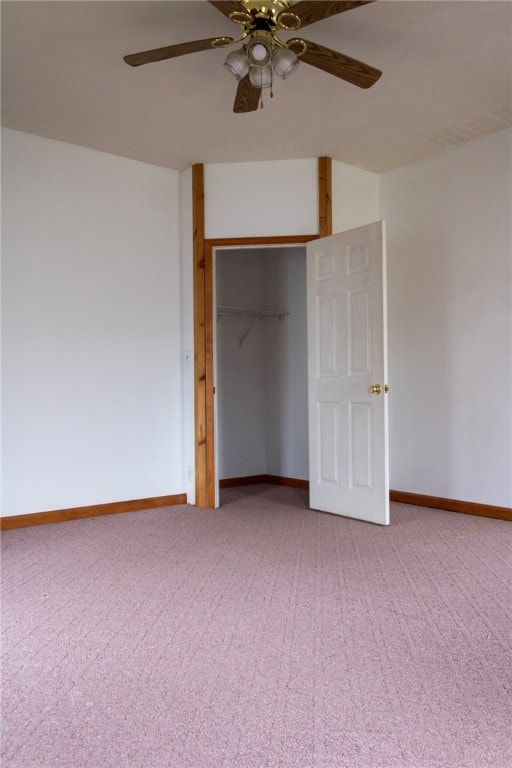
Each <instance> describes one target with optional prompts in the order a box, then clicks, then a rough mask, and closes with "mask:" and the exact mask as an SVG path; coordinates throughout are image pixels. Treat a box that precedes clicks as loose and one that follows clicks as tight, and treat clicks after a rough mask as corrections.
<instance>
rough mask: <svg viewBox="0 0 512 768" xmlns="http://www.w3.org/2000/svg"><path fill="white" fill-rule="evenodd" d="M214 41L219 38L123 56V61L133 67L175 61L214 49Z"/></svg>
mask: <svg viewBox="0 0 512 768" xmlns="http://www.w3.org/2000/svg"><path fill="white" fill-rule="evenodd" d="M214 40H217V38H216V37H209V38H208V39H207V40H194V41H193V42H191V43H179V44H178V45H168V46H166V47H165V48H153V50H151V51H142V52H141V53H131V54H130V55H129V56H123V59H124V61H126V63H127V64H129V65H130V66H131V67H140V65H141V64H151V63H152V62H153V61H163V60H164V59H174V58H175V57H176V56H185V54H187V53H197V52H198V51H207V50H208V49H210V48H212V49H213V45H212V42H213V41H214Z"/></svg>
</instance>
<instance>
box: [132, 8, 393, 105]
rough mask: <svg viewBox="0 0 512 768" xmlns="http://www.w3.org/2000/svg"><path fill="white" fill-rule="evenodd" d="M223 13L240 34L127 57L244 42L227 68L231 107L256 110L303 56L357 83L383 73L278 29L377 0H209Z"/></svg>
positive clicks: (138, 60)
mask: <svg viewBox="0 0 512 768" xmlns="http://www.w3.org/2000/svg"><path fill="white" fill-rule="evenodd" d="M209 2H210V4H211V5H213V6H214V7H215V8H217V10H218V11H220V12H221V13H222V14H224V16H226V17H227V18H228V19H231V21H233V22H235V24H238V26H239V27H240V36H239V37H237V38H236V39H235V38H233V37H210V38H207V39H206V40H194V41H192V42H190V43H180V44H178V45H170V46H167V47H164V48H155V49H153V50H151V51H142V52H141V53H133V54H130V55H129V56H125V57H124V61H125V62H126V63H127V64H129V65H130V66H132V67H138V66H140V65H141V64H149V63H151V62H153V61H162V60H164V59H172V58H174V57H176V56H184V55H185V54H188V53H196V52H198V51H206V50H209V49H211V48H228V47H229V46H231V45H235V44H236V43H240V42H241V43H242V46H241V47H240V48H238V49H236V50H234V51H232V52H231V53H230V54H229V55H228V57H227V58H226V61H225V62H224V66H225V68H226V69H227V70H228V71H229V72H231V74H232V75H234V76H235V78H236V79H237V80H238V81H239V83H238V89H237V92H236V96H235V103H234V106H233V112H252V111H253V110H255V109H257V108H258V105H259V104H260V103H262V102H261V94H262V89H264V88H271V87H272V82H273V76H274V75H278V76H279V77H282V78H286V77H288V76H289V75H291V74H292V72H294V71H295V69H296V68H297V65H298V63H299V60H300V61H303V62H304V63H305V64H310V65H311V66H313V67H316V68H317V69H322V70H323V71H324V72H329V73H330V74H331V75H335V77H340V78H341V79H342V80H346V81H347V82H348V83H352V85H357V86H358V87H359V88H370V87H371V86H372V85H373V84H374V83H376V82H377V80H378V79H379V77H380V76H381V74H382V72H380V71H379V70H378V69H375V68H374V67H371V66H369V65H368V64H364V63H363V62H362V61H358V60H357V59H353V58H352V57H351V56H346V55H345V54H343V53H338V52H337V51H333V50H331V49H330V48H325V47H324V46H323V45H319V44H318V43H312V42H311V41H309V40H304V39H303V38H302V37H294V38H292V39H290V40H286V41H285V40H281V38H280V37H279V33H280V32H281V31H282V30H284V31H285V32H296V31H297V30H299V29H302V28H303V27H306V26H307V25H308V24H313V23H314V22H316V21H321V20H322V19H327V18H329V17H330V16H335V15H336V14H338V13H343V12H344V11H350V10H352V9H353V8H358V7H359V6H360V5H367V4H368V3H372V2H374V0H339V1H338V2H335V1H334V2H331V1H330V0H298V2H290V1H289V0H209Z"/></svg>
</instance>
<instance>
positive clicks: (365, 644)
mask: <svg viewBox="0 0 512 768" xmlns="http://www.w3.org/2000/svg"><path fill="white" fill-rule="evenodd" d="M510 532H511V528H510V526H509V525H508V524H507V523H505V522H502V521H498V520H489V519H483V518H477V517H470V516H465V515H457V514H454V513H450V512H442V511H437V510H426V509H422V508H420V507H409V506H405V505H399V504H395V505H392V520H391V526H389V527H387V528H381V527H378V526H373V525H370V524H367V523H362V522H357V521H352V520H347V519H344V518H338V517H335V516H331V515H326V514H321V513H317V512H313V511H311V510H308V509H307V496H306V494H305V493H304V492H302V491H299V490H295V489H290V488H281V487H276V486H267V485H264V486H251V487H247V488H236V489H230V490H229V491H225V492H224V493H223V506H222V507H221V508H220V509H219V510H216V511H214V512H213V511H205V510H200V509H195V508H192V507H185V506H183V507H170V508H166V509H160V510H151V511H147V512H137V513H131V514H126V515H114V516H110V517H99V518H95V519H90V520H80V521H76V522H72V523H62V524H58V525H47V526H40V527H33V528H25V529H19V530H13V531H6V532H4V534H3V536H2V548H3V558H2V570H3V579H2V609H3V631H4V639H3V646H2V653H3V664H2V673H3V702H2V704H3V707H2V709H3V712H2V721H3V740H2V750H3V759H2V762H1V765H2V768H61V767H62V768H64V767H65V768H278V767H279V768H345V767H346V768H509V767H510V766H512V753H511V750H510V744H511V741H510V736H511V733H510V730H509V722H510V714H511V709H510V657H509V655H508V654H509V648H508V645H509V641H510V623H509V621H510V615H509V613H510V612H509V609H510V593H509V583H510V582H509V575H510V574H507V569H508V568H509V563H510V543H511V533H510Z"/></svg>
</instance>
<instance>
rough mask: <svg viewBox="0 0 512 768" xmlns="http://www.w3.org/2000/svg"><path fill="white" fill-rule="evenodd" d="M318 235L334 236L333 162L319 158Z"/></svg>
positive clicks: (325, 158) (329, 159) (327, 158)
mask: <svg viewBox="0 0 512 768" xmlns="http://www.w3.org/2000/svg"><path fill="white" fill-rule="evenodd" d="M318 235H319V237H328V236H329V235H332V160H331V158H330V157H319V158H318Z"/></svg>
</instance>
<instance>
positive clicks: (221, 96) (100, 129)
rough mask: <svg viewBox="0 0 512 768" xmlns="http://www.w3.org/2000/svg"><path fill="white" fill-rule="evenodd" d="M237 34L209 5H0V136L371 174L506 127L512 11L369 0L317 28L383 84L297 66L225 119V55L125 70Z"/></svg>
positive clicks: (39, 1) (319, 36)
mask: <svg viewBox="0 0 512 768" xmlns="http://www.w3.org/2000/svg"><path fill="white" fill-rule="evenodd" d="M320 1H321V0H320ZM237 29H238V28H237V27H236V26H235V25H234V24H233V23H232V22H231V21H229V19H226V18H225V17H224V16H223V15H222V14H221V13H219V11H217V10H216V9H215V8H214V7H213V6H211V5H210V4H209V3H207V2H205V1H204V0H199V1H198V2H196V0H186V1H185V2H153V1H152V0H145V1H144V2H138V1H136V0H134V1H133V2H132V1H131V0H130V1H128V2H126V1H125V0H113V1H112V2H111V1H106V0H93V1H92V2H82V1H81V0H59V1H57V2H46V0H35V1H32V0H7V1H6V2H2V125H4V126H7V127H9V128H14V129H17V130H20V131H25V132H28V133H33V134H36V135H39V136H45V137H47V138H51V139H56V140H59V141H65V142H69V143H71V144H77V145H80V146H84V147H90V148H93V149H97V150H101V151H104V152H110V153H112V154H116V155H122V156H125V157H130V158H134V159H137V160H141V161H143V162H146V163H153V164H156V165H161V166H164V167H169V168H175V169H178V170H182V169H185V168H187V167H189V166H190V165H192V164H193V163H217V162H241V161H252V160H276V159H292V158H294V159H297V158H305V157H318V156H323V155H325V156H329V157H332V158H334V159H337V160H340V161H342V162H345V163H349V164H351V165H355V166H359V167H361V168H366V169H368V170H371V171H375V172H382V171H384V170H387V169H390V168H394V167H397V166H399V165H403V164H404V163H407V162H410V161H412V160H415V159H418V158H420V157H424V156H426V155H430V154H433V153H435V152H439V151H440V150H442V149H444V148H445V147H448V146H453V145H455V144H459V143H462V142H465V141H469V140H472V139H476V138H479V137H482V136H486V135H488V134H490V133H494V132H495V131H499V130H502V129H503V128H506V127H508V126H510V124H511V95H512V84H511V73H512V61H511V56H512V54H511V49H512V46H511V38H512V35H511V32H512V3H511V2H509V0H498V1H494V0H470V1H467V0H429V1H428V2H423V1H422V0H378V1H377V2H375V3H372V4H369V5H366V6H362V7H360V8H357V9H355V10H352V11H349V12H346V13H342V14H339V15H338V16H334V17H331V18H330V19H328V20H324V21H321V22H318V23H316V24H312V25H311V26H309V27H308V28H307V30H305V31H304V35H305V37H306V38H309V39H311V40H314V41H316V42H318V43H321V44H323V45H326V46H328V47H330V48H334V49H335V50H338V51H341V52H343V53H346V54H348V55H350V56H353V57H355V58H357V59H360V60H362V61H365V62H366V63H368V64H371V65H372V66H374V67H377V68H378V69H381V70H382V71H383V72H384V74H383V76H382V77H381V79H380V80H379V81H378V82H377V84H376V85H374V86H373V87H372V88H370V89H369V90H361V89H359V88H356V87H354V86H352V85H349V84H348V83H345V82H344V81H342V80H339V79H338V78H336V77H333V76H332V75H329V74H326V73H325V72H322V71H320V70H318V69H315V68H313V67H311V66H308V65H307V64H304V63H303V64H301V65H300V66H299V67H298V69H297V71H296V73H294V75H293V77H291V78H289V79H288V80H285V81H283V80H279V79H278V80H279V81H278V82H277V83H276V84H275V87H274V94H275V95H274V98H273V99H272V100H270V99H269V98H268V95H267V92H266V91H265V92H264V96H265V100H264V101H265V103H264V108H263V109H258V110H257V111H256V112H252V113H249V114H241V115H235V114H234V113H233V112H232V105H233V99H234V95H235V91H236V85H237V84H236V81H235V80H234V78H233V77H232V76H230V75H229V74H228V73H227V72H226V71H225V70H224V68H223V66H222V64H223V61H224V58H225V56H226V52H225V51H222V50H211V51H205V52H201V53H194V54H191V55H188V56H183V57H181V58H177V59H172V60H168V61H163V62H158V63H153V64H147V65H145V66H142V67H137V68H132V67H129V66H127V65H126V64H125V63H124V62H123V60H122V57H123V56H124V55H125V54H128V53H136V52H138V51H142V50H146V49H150V48H157V47H160V46H164V45H172V44H176V43H181V42H188V41H190V40H200V39H202V38H207V37H214V36H217V35H219V36H220V35H231V36H233V35H236V32H237ZM296 34H297V33H291V34H290V35H289V36H290V37H291V36H296Z"/></svg>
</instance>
